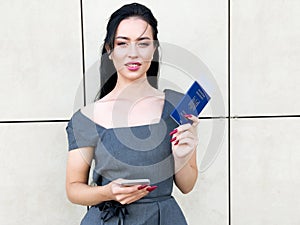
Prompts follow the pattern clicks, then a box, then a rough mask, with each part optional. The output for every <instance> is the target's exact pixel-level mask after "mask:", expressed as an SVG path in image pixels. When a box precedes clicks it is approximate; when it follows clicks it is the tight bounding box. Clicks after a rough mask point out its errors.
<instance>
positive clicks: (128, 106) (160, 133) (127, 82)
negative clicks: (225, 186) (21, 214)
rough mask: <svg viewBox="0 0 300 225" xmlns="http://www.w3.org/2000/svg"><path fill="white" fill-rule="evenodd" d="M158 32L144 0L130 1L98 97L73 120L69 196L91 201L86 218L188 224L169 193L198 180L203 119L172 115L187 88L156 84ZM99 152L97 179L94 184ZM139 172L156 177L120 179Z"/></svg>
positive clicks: (108, 41) (115, 21) (106, 57)
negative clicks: (180, 121)
mask: <svg viewBox="0 0 300 225" xmlns="http://www.w3.org/2000/svg"><path fill="white" fill-rule="evenodd" d="M157 33H158V31H157V21H156V19H155V18H154V16H153V15H152V12H151V11H150V10H149V9H148V8H147V7H145V6H143V5H140V4H137V3H133V4H128V5H124V6H123V7H121V8H120V9H118V10H117V11H116V12H114V13H113V14H112V15H111V17H110V20H109V22H108V25H107V35H106V38H105V41H104V45H103V50H102V57H101V66H100V75H101V84H103V85H102V87H101V90H100V94H99V98H98V100H97V101H95V102H94V103H93V104H90V105H88V106H86V107H83V108H82V109H81V110H79V111H77V112H76V113H75V114H74V115H73V117H72V119H71V120H70V122H69V123H68V126H67V133H68V139H69V150H70V151H69V155H68V164H67V176H66V190H67V195H68V198H69V200H70V201H71V202H73V203H75V204H80V205H87V206H92V207H91V208H90V209H89V210H88V212H87V213H86V215H85V217H84V218H83V220H82V222H81V224H82V225H94V224H95V225H96V224H97V225H98V224H107V225H108V224H128V225H141V224H149V225H156V224H162V225H176V224H178V225H179V224H180V225H184V224H186V220H185V218H184V215H183V213H182V211H181V210H180V208H179V206H178V205H177V203H176V201H175V199H174V198H173V197H172V196H171V192H172V188H173V181H174V182H175V184H176V186H177V187H178V188H179V189H180V190H181V191H182V192H183V193H188V192H190V191H191V190H192V188H193V187H194V184H195V182H196V179H197V175H198V173H197V164H196V151H195V149H196V146H197V134H196V126H197V124H198V118H197V117H195V116H193V115H186V117H187V118H188V119H190V120H191V122H192V125H191V124H185V125H181V126H178V125H177V124H176V123H175V122H174V121H173V120H172V119H171V118H170V116H169V115H170V113H171V111H172V110H173V109H174V105H176V104H177V103H178V102H179V100H180V99H181V97H182V96H183V95H182V94H181V93H178V92H175V91H172V90H165V91H164V92H161V91H159V90H158V89H157V75H158V68H159V63H158V57H159V53H158V47H159V41H158V39H157ZM93 159H94V160H95V169H94V171H93V181H94V182H95V183H96V184H97V185H96V186H94V185H93V186H90V185H88V176H89V171H90V164H91V161H92V160H93ZM138 178H147V179H150V181H151V184H149V185H139V184H137V185H133V186H124V185H121V184H120V183H121V181H122V180H123V179H138Z"/></svg>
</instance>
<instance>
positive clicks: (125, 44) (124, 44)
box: [117, 42, 127, 47]
mask: <svg viewBox="0 0 300 225" xmlns="http://www.w3.org/2000/svg"><path fill="white" fill-rule="evenodd" d="M117 45H118V46H123V47H125V46H127V43H126V42H118V43H117Z"/></svg>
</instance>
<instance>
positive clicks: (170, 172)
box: [66, 90, 187, 225]
mask: <svg viewBox="0 0 300 225" xmlns="http://www.w3.org/2000/svg"><path fill="white" fill-rule="evenodd" d="M164 92H165V100H164V106H163V110H162V115H161V118H160V121H159V122H158V123H154V124H149V125H140V126H134V127H119V128H110V129H107V128H104V127H102V126H101V125H99V124H96V123H94V122H93V121H92V120H91V119H90V118H89V117H87V116H86V115H85V114H83V113H82V111H81V110H79V111H77V112H76V113H74V115H73V116H72V118H71V120H70V121H69V123H68V126H67V128H66V130H67V134H68V141H69V150H70V151H71V150H74V149H77V148H80V147H86V146H92V147H94V148H95V151H94V160H95V168H94V171H93V181H94V182H95V183H97V185H105V184H107V183H109V182H110V181H112V180H114V179H117V178H125V179H138V178H149V179H150V181H151V185H157V186H158V188H157V189H156V190H154V191H152V192H150V193H149V194H148V195H147V196H146V197H144V198H142V199H140V200H138V201H137V202H134V203H131V204H127V205H121V204H119V203H118V202H115V201H108V202H102V203H100V204H99V205H94V206H91V207H90V209H89V210H88V211H87V213H86V215H85V216H84V218H83V219H82V221H81V225H122V224H123V225H186V224H187V222H186V220H185V217H184V215H183V213H182V211H181V209H180V207H179V206H178V204H177V202H176V200H175V199H174V198H173V197H172V196H171V193H172V189H173V178H174V177H173V176H174V160H173V156H172V151H171V144H170V136H169V133H170V132H171V131H172V130H173V129H174V128H176V127H177V124H176V123H175V122H174V121H173V120H172V118H171V117H170V113H171V112H172V110H173V109H174V107H175V106H176V105H177V103H178V102H179V101H180V99H181V97H182V96H183V95H182V94H181V93H179V92H176V91H172V90H165V91H164ZM149 110H151V106H149ZM103 116H105V115H103ZM83 157H84V154H83Z"/></svg>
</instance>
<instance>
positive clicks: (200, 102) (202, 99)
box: [170, 81, 210, 125]
mask: <svg viewBox="0 0 300 225" xmlns="http://www.w3.org/2000/svg"><path fill="white" fill-rule="evenodd" d="M209 100H210V96H209V95H208V94H207V93H206V91H205V90H204V89H203V88H202V87H201V86H200V84H199V83H198V82H197V81H195V82H194V83H193V84H192V86H191V87H190V88H189V89H188V91H187V93H186V94H185V95H184V96H183V98H182V99H181V100H180V102H179V103H178V105H177V106H176V107H175V109H174V110H173V112H172V113H171V114H170V116H171V117H172V118H173V119H174V120H175V122H176V123H177V124H178V125H182V124H185V123H192V121H191V120H189V119H186V118H185V117H184V115H186V114H192V115H195V116H197V117H198V116H199V114H200V112H201V111H202V110H203V109H204V107H205V106H206V104H207V103H208V102H209Z"/></svg>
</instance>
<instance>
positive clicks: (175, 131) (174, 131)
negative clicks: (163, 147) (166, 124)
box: [169, 129, 178, 135]
mask: <svg viewBox="0 0 300 225" xmlns="http://www.w3.org/2000/svg"><path fill="white" fill-rule="evenodd" d="M177 132H178V130H177V129H175V130H173V131H171V132H170V133H169V135H173V134H176V133H177Z"/></svg>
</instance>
